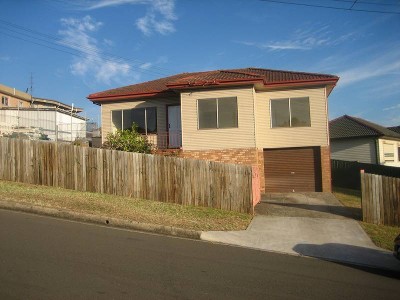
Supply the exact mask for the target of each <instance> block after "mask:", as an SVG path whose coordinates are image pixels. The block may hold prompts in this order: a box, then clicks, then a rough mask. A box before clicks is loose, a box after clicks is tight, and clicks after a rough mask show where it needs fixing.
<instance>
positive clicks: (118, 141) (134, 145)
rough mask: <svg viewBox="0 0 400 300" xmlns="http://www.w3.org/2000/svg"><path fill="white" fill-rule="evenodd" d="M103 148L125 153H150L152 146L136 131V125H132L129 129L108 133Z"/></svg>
mask: <svg viewBox="0 0 400 300" xmlns="http://www.w3.org/2000/svg"><path fill="white" fill-rule="evenodd" d="M103 148H106V149H112V150H121V151H127V152H139V153H151V151H152V144H151V143H149V142H148V141H147V139H146V138H145V137H144V136H142V135H141V134H140V133H138V131H137V125H135V124H133V125H132V128H131V129H125V130H121V129H117V131H116V132H113V133H109V134H108V135H107V137H106V142H105V143H104V145H103Z"/></svg>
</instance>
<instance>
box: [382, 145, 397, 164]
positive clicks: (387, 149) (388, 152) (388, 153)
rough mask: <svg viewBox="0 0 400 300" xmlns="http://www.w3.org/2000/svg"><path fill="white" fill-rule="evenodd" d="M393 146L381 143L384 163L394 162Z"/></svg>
mask: <svg viewBox="0 0 400 300" xmlns="http://www.w3.org/2000/svg"><path fill="white" fill-rule="evenodd" d="M394 149H395V148H394V144H389V143H385V142H384V143H383V159H384V161H385V162H386V161H388V162H393V161H394Z"/></svg>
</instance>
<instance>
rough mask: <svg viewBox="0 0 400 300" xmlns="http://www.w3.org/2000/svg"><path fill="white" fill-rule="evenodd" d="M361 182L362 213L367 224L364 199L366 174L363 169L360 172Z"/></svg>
mask: <svg viewBox="0 0 400 300" xmlns="http://www.w3.org/2000/svg"><path fill="white" fill-rule="evenodd" d="M360 181H361V212H362V220H363V221H364V222H365V218H366V213H367V210H366V207H365V205H366V201H365V199H364V197H365V196H366V195H365V174H364V170H363V169H361V170H360Z"/></svg>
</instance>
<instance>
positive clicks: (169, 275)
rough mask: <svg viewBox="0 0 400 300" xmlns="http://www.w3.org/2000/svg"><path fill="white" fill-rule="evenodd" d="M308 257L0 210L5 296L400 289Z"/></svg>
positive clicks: (310, 295) (323, 295) (290, 295)
mask: <svg viewBox="0 0 400 300" xmlns="http://www.w3.org/2000/svg"><path fill="white" fill-rule="evenodd" d="M399 286H400V281H399V280H398V279H395V278H392V277H389V276H387V275H382V274H375V273H374V272H371V271H366V270H361V269H359V268H356V267H349V266H344V265H340V264H337V263H331V262H326V261H320V260H316V259H311V258H304V257H295V256H289V255H282V254H276V253H268V252H262V251H255V250H250V249H244V248H238V247H231V246H225V245H218V244H212V243H207V242H201V241H193V240H187V239H180V238H172V237H167V236H161V235H153V234H146V233H140V232H134V231H128V230H120V229H113V228H107V227H103V226H98V225H91V224H84V223H78V222H70V221H66V220H59V219H54V218H49V217H43V216H37V215H31V214H25V213H19V212H12V211H6V210H0V299H344V298H349V299H363V300H365V299H396V298H397V299H398V295H399Z"/></svg>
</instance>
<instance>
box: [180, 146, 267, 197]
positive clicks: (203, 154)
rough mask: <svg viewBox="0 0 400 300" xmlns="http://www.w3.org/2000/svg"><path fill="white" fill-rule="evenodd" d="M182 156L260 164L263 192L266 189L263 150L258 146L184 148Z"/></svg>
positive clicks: (234, 162)
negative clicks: (207, 148)
mask: <svg viewBox="0 0 400 300" xmlns="http://www.w3.org/2000/svg"><path fill="white" fill-rule="evenodd" d="M179 156H181V157H187V158H195V159H204V160H211V161H217V162H224V163H233V164H244V165H252V166H254V165H255V166H258V168H259V169H260V183H261V192H264V191H265V178H264V156H263V151H262V150H258V149H256V148H239V149H223V150H183V151H182V152H181V153H179Z"/></svg>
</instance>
